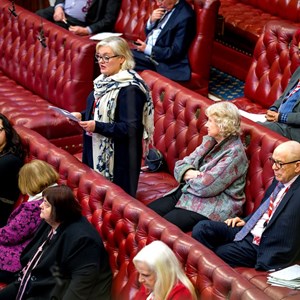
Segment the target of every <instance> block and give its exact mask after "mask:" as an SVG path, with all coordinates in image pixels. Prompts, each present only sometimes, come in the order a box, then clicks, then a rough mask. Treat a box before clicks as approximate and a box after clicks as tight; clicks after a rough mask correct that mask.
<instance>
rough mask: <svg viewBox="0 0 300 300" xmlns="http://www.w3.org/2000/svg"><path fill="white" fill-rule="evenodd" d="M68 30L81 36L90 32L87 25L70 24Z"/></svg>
mask: <svg viewBox="0 0 300 300" xmlns="http://www.w3.org/2000/svg"><path fill="white" fill-rule="evenodd" d="M69 31H71V32H73V33H74V34H77V35H81V36H84V35H89V34H90V33H89V31H88V29H87V27H81V26H70V27H69Z"/></svg>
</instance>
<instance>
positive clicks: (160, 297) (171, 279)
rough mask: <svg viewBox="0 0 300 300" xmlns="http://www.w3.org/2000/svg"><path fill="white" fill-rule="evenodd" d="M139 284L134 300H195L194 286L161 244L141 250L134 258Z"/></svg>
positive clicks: (174, 257) (158, 242) (167, 248)
mask: <svg viewBox="0 0 300 300" xmlns="http://www.w3.org/2000/svg"><path fill="white" fill-rule="evenodd" d="M133 263H134V265H135V268H136V269H137V271H138V272H139V277H138V278H139V282H140V283H141V284H142V285H141V288H140V290H139V291H138V293H137V295H136V296H135V298H134V300H171V299H172V300H182V299H185V300H196V299H197V297H196V293H195V289H194V286H193V285H192V283H191V282H190V280H189V279H188V277H187V276H186V274H185V273H184V271H183V269H182V267H181V265H180V263H179V261H178V259H177V257H176V256H175V254H174V253H173V252H172V250H171V249H170V248H169V247H168V246H167V245H166V244H164V243H163V242H161V241H154V242H152V243H151V244H149V245H147V246H145V247H144V248H143V249H142V250H141V251H140V252H139V253H138V254H137V255H136V256H135V257H134V258H133Z"/></svg>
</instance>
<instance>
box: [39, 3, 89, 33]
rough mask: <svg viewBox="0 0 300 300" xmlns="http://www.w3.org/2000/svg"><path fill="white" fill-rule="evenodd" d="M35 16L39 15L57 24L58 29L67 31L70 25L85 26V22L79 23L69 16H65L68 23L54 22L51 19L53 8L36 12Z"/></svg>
mask: <svg viewBox="0 0 300 300" xmlns="http://www.w3.org/2000/svg"><path fill="white" fill-rule="evenodd" d="M36 14H37V15H39V16H40V17H42V18H44V19H46V20H48V21H50V22H52V23H55V24H57V25H58V26H60V27H63V28H65V29H68V28H69V26H70V25H73V26H82V27H86V26H87V24H86V23H85V22H81V21H79V20H77V19H76V18H73V17H71V16H69V15H66V18H67V21H68V23H67V24H66V23H64V22H56V21H54V19H53V14H54V7H53V6H49V7H47V8H44V9H40V10H38V11H37V12H36Z"/></svg>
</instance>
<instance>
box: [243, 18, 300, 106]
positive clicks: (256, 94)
mask: <svg viewBox="0 0 300 300" xmlns="http://www.w3.org/2000/svg"><path fill="white" fill-rule="evenodd" d="M297 29H298V28H297V27H296V26H294V25H291V24H290V23H285V22H283V21H281V22H279V21H271V22H269V23H268V24H267V25H266V27H265V29H264V32H263V34H262V35H261V37H260V38H259V40H258V42H257V44H256V47H255V50H254V54H253V61H252V64H251V66H250V69H249V71H248V74H247V78H246V82H245V90H244V94H245V97H247V98H249V99H250V100H251V101H252V102H254V103H256V104H257V105H258V106H261V107H263V108H269V107H270V106H271V105H272V104H273V102H274V101H275V100H276V99H277V98H278V97H279V96H280V95H281V94H282V92H283V91H284V89H285V88H286V86H287V84H288V82H289V80H290V77H291V75H292V74H293V72H294V71H295V70H296V69H297V67H298V66H299V65H300V58H299V50H298V42H299V41H296V40H295V37H294V33H295V31H296V30H297Z"/></svg>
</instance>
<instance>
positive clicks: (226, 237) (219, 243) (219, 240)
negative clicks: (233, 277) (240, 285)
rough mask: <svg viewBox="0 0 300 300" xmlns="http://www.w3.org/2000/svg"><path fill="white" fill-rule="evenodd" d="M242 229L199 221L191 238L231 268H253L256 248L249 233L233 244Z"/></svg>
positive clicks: (221, 223) (220, 223) (219, 223)
mask: <svg viewBox="0 0 300 300" xmlns="http://www.w3.org/2000/svg"><path fill="white" fill-rule="evenodd" d="M241 228H242V227H230V226H228V225H227V224H226V223H224V222H215V221H210V220H209V221H201V222H199V223H198V224H197V225H196V226H195V227H194V229H193V232H192V237H193V238H195V239H196V240H197V241H199V242H200V243H202V244H203V245H205V246H206V247H207V248H209V249H211V250H213V251H214V252H215V253H216V254H217V255H218V256H219V257H221V258H222V259H223V260H224V261H225V262H227V263H228V264H229V265H230V266H231V267H249V268H253V267H255V264H256V257H257V251H258V246H257V245H255V244H253V243H252V240H253V236H252V234H251V233H249V234H248V235H247V236H246V237H245V238H244V239H243V240H242V241H239V242H233V239H234V237H235V235H236V233H237V232H238V231H239V230H240V229H241Z"/></svg>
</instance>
